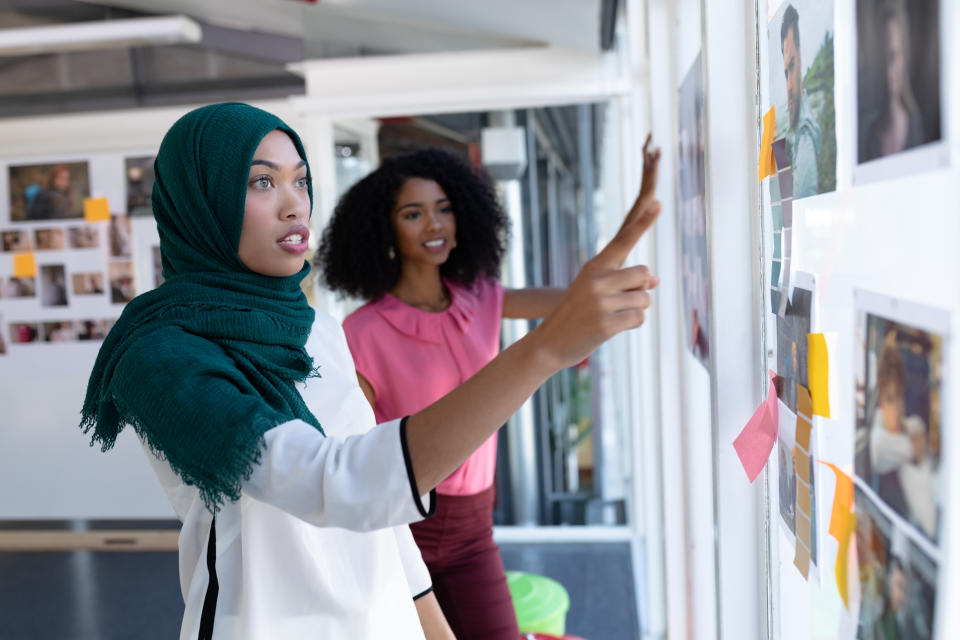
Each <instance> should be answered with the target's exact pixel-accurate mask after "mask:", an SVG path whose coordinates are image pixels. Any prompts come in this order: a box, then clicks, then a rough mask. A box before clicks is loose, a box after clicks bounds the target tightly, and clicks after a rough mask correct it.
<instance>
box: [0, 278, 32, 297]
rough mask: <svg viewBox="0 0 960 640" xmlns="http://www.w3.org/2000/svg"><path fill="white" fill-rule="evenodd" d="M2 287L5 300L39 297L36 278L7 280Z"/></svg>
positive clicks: (4, 280) (3, 281)
mask: <svg viewBox="0 0 960 640" xmlns="http://www.w3.org/2000/svg"><path fill="white" fill-rule="evenodd" d="M2 285H3V297H5V298H33V297H34V296H36V295H37V279H36V278H6V279H3V280H2Z"/></svg>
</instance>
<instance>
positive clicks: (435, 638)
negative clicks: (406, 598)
mask: <svg viewBox="0 0 960 640" xmlns="http://www.w3.org/2000/svg"><path fill="white" fill-rule="evenodd" d="M414 605H416V607H417V615H418V616H419V617H420V626H421V627H422V628H423V635H424V636H425V637H426V640H455V638H454V635H453V630H452V629H450V625H449V624H448V623H447V619H446V618H445V617H444V616H443V611H441V610H440V603H439V602H437V596H436V595H435V594H434V593H433V592H430V593H428V594H427V595H425V596H422V597H420V598H417V599H416V600H414Z"/></svg>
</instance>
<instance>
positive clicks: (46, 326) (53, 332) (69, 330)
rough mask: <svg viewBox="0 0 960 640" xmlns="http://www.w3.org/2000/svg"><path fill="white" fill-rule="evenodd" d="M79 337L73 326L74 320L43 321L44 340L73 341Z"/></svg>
mask: <svg viewBox="0 0 960 640" xmlns="http://www.w3.org/2000/svg"><path fill="white" fill-rule="evenodd" d="M76 339H77V332H76V330H75V329H74V327H73V322H70V321H61V322H44V323H43V341H44V342H73V341H74V340H76Z"/></svg>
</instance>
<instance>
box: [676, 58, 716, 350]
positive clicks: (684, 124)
mask: <svg viewBox="0 0 960 640" xmlns="http://www.w3.org/2000/svg"><path fill="white" fill-rule="evenodd" d="M679 110H680V114H679V118H680V121H679V127H680V130H679V137H678V140H679V147H680V148H679V150H678V152H679V153H678V158H679V162H678V168H677V171H678V176H677V184H678V185H679V187H680V194H679V205H680V206H679V210H680V211H679V213H680V216H679V219H680V250H681V254H682V255H681V260H682V262H681V269H682V273H683V316H684V324H685V329H686V330H685V332H684V336H685V338H684V341H685V342H686V344H687V348H689V349H690V351H691V352H692V353H693V355H694V356H695V357H696V358H697V360H698V361H699V362H700V364H702V365H703V366H704V367H706V368H707V369H709V368H710V285H709V283H710V275H709V273H708V269H709V260H708V259H707V204H706V191H707V190H706V175H707V174H706V168H705V156H704V154H705V150H706V138H705V137H704V136H705V130H704V113H703V68H702V64H701V58H700V56H697V60H696V62H694V63H693V66H692V67H691V68H690V71H688V72H687V75H686V77H685V78H684V80H683V84H682V85H680V95H679Z"/></svg>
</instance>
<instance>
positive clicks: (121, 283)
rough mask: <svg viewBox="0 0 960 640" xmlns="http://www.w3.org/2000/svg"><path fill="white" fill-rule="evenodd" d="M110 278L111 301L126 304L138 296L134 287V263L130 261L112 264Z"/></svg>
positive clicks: (110, 265)
mask: <svg viewBox="0 0 960 640" xmlns="http://www.w3.org/2000/svg"><path fill="white" fill-rule="evenodd" d="M108 269H109V276H110V301H111V302H113V303H116V304H126V303H128V302H130V301H131V300H133V298H134V296H135V295H137V294H136V291H135V290H134V287H133V263H132V262H128V261H123V262H111V263H110V264H109V265H108Z"/></svg>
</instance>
